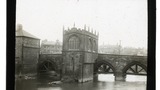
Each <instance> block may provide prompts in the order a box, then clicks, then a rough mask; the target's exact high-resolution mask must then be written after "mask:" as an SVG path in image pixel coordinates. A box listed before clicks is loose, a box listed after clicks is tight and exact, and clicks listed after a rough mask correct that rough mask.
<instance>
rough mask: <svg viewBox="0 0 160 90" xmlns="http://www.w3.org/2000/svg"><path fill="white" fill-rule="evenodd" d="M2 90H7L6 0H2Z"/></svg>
mask: <svg viewBox="0 0 160 90" xmlns="http://www.w3.org/2000/svg"><path fill="white" fill-rule="evenodd" d="M0 57H1V59H0V73H1V74H0V90H6V0H0Z"/></svg>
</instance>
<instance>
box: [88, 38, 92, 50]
mask: <svg viewBox="0 0 160 90" xmlns="http://www.w3.org/2000/svg"><path fill="white" fill-rule="evenodd" d="M91 50H92V42H91V39H89V42H88V51H91Z"/></svg>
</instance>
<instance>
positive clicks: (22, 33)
mask: <svg viewBox="0 0 160 90" xmlns="http://www.w3.org/2000/svg"><path fill="white" fill-rule="evenodd" d="M16 36H22V37H29V38H34V39H39V38H37V37H36V36H34V35H32V34H30V33H28V32H26V31H24V30H23V26H22V25H21V24H18V25H17V29H16Z"/></svg>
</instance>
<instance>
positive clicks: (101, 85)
mask: <svg viewBox="0 0 160 90" xmlns="http://www.w3.org/2000/svg"><path fill="white" fill-rule="evenodd" d="M49 82H50V81H49V80H47V79H45V80H38V79H34V80H16V83H15V90H146V76H133V75H127V78H126V81H114V76H113V75H112V74H111V75H106V74H100V75H98V80H97V81H90V82H85V83H61V84H57V85H50V84H48V83H49Z"/></svg>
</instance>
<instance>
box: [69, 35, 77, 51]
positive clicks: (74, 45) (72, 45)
mask: <svg viewBox="0 0 160 90" xmlns="http://www.w3.org/2000/svg"><path fill="white" fill-rule="evenodd" d="M69 49H73V50H78V49H79V38H78V37H76V36H72V37H71V38H70V39H69Z"/></svg>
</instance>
